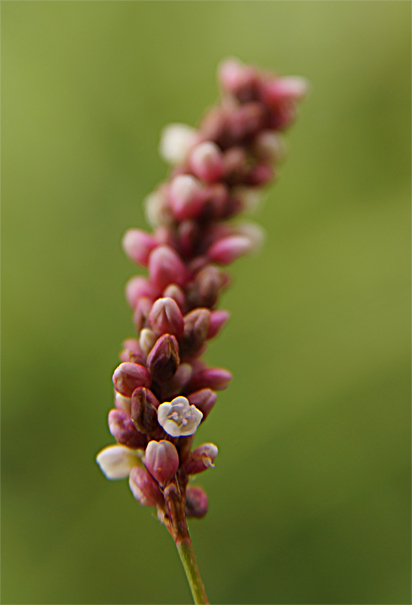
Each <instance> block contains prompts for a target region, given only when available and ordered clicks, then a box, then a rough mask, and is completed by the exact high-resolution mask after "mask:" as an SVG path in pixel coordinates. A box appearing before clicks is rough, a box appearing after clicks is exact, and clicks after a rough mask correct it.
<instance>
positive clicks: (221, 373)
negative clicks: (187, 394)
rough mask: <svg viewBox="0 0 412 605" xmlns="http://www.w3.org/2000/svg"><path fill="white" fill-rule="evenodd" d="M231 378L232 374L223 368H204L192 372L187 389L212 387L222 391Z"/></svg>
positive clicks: (195, 389) (196, 389) (194, 389)
mask: <svg viewBox="0 0 412 605" xmlns="http://www.w3.org/2000/svg"><path fill="white" fill-rule="evenodd" d="M231 380H232V374H231V373H230V372H228V370H224V369H223V368H206V369H204V370H199V371H198V372H195V373H193V376H192V378H191V379H190V381H189V384H188V385H187V389H188V391H198V390H200V389H205V388H209V389H213V390H215V391H223V390H224V389H226V388H227V387H228V386H229V382H230V381H231Z"/></svg>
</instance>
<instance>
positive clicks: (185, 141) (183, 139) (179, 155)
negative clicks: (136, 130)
mask: <svg viewBox="0 0 412 605" xmlns="http://www.w3.org/2000/svg"><path fill="white" fill-rule="evenodd" d="M196 140H197V135H196V130H195V129H194V128H192V127H191V126H188V125H187V124H169V126H166V128H164V129H163V132H162V135H161V139H160V145H159V152H160V155H161V156H162V158H163V159H164V160H166V162H169V163H170V164H180V162H183V161H184V159H185V158H186V156H187V154H188V153H189V150H190V148H191V147H192V146H193V145H194V144H195V143H196Z"/></svg>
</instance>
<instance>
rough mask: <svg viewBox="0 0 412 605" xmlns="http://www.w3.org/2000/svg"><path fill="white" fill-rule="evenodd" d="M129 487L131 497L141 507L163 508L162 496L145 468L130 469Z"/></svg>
mask: <svg viewBox="0 0 412 605" xmlns="http://www.w3.org/2000/svg"><path fill="white" fill-rule="evenodd" d="M129 485H130V489H131V490H132V493H133V496H134V497H135V498H136V500H137V501H138V502H140V504H141V505H142V506H163V504H164V499H163V494H162V492H161V491H160V488H159V486H158V484H157V483H156V481H155V480H154V479H153V477H152V476H151V474H150V473H149V472H148V471H147V470H146V469H145V468H139V467H134V468H132V470H131V472H130V478H129Z"/></svg>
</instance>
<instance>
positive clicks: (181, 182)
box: [169, 174, 204, 220]
mask: <svg viewBox="0 0 412 605" xmlns="http://www.w3.org/2000/svg"><path fill="white" fill-rule="evenodd" d="M203 198H204V196H203V188H202V185H201V183H200V182H199V181H198V180H197V179H196V178H195V177H194V176H192V175H190V174H180V175H178V176H175V177H174V179H173V180H172V182H171V183H170V187H169V202H170V207H171V209H172V212H173V215H174V216H175V217H176V218H177V219H178V220H184V219H188V218H195V217H196V216H198V215H199V214H200V212H201V211H202V208H203Z"/></svg>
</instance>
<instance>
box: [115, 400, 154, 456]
mask: <svg viewBox="0 0 412 605" xmlns="http://www.w3.org/2000/svg"><path fill="white" fill-rule="evenodd" d="M109 430H110V432H111V434H112V435H113V437H114V438H115V439H116V441H117V442H118V443H120V444H121V445H125V446H126V447H130V448H131V449H134V450H135V449H139V448H144V447H145V445H146V443H147V439H146V437H145V436H144V435H142V434H141V433H139V432H138V431H137V430H136V427H135V425H134V424H133V422H132V419H131V417H130V414H128V413H127V412H124V411H123V410H111V411H110V412H109Z"/></svg>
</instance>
